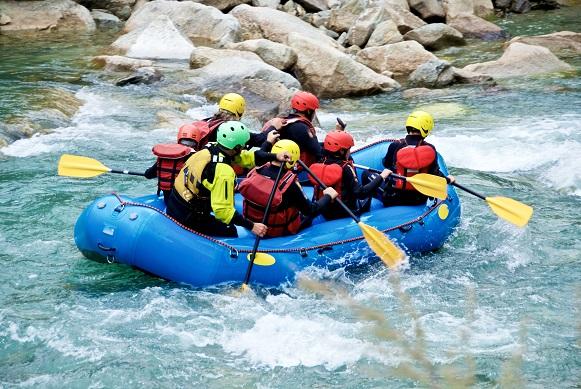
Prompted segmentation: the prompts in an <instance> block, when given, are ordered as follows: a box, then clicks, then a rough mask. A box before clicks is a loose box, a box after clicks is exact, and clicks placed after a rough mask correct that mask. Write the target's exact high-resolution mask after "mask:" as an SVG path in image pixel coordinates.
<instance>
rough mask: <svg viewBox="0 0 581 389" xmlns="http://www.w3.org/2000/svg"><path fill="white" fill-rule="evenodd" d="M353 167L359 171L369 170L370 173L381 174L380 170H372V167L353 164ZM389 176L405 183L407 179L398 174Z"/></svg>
mask: <svg viewBox="0 0 581 389" xmlns="http://www.w3.org/2000/svg"><path fill="white" fill-rule="evenodd" d="M355 167H358V168H360V169H365V170H369V171H370V172H372V173H381V172H382V170H379V169H374V168H372V167H368V166H363V165H358V164H355ZM390 176H391V177H393V178H399V179H400V180H404V181H406V178H407V177H404V176H400V175H399V174H395V173H391V174H390Z"/></svg>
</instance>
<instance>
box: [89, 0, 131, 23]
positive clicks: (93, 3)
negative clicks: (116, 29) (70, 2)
mask: <svg viewBox="0 0 581 389" xmlns="http://www.w3.org/2000/svg"><path fill="white" fill-rule="evenodd" d="M78 3H80V4H82V5H84V6H85V7H87V8H89V9H91V10H94V9H104V10H107V11H108V12H110V13H112V14H113V15H115V16H117V17H118V18H120V19H122V20H127V18H128V17H129V16H131V11H132V10H133V6H134V5H135V0H81V1H78Z"/></svg>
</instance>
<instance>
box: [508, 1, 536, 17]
mask: <svg viewBox="0 0 581 389" xmlns="http://www.w3.org/2000/svg"><path fill="white" fill-rule="evenodd" d="M510 10H511V11H512V12H514V13H517V14H524V13H525V12H529V11H530V10H531V3H530V2H529V0H512V3H511V4H510Z"/></svg>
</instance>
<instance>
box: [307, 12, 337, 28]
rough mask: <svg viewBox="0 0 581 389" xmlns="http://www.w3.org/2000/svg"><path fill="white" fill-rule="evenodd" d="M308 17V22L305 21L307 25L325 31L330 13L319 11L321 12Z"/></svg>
mask: <svg viewBox="0 0 581 389" xmlns="http://www.w3.org/2000/svg"><path fill="white" fill-rule="evenodd" d="M309 15H310V20H308V21H307V22H308V23H310V24H312V25H313V26H315V27H317V28H321V27H323V28H324V29H325V30H327V28H326V27H325V26H326V25H327V23H328V22H329V18H330V17H331V11H321V12H317V13H314V14H309ZM329 31H331V30H329ZM333 32H335V31H333Z"/></svg>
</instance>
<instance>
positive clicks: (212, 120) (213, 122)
mask: <svg viewBox="0 0 581 389" xmlns="http://www.w3.org/2000/svg"><path fill="white" fill-rule="evenodd" d="M203 121H204V122H207V123H208V127H209V128H210V132H209V133H208V135H207V138H209V139H216V131H218V127H220V124H222V123H224V122H226V121H225V120H224V119H222V118H220V117H215V116H212V117H209V118H206V119H203Z"/></svg>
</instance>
